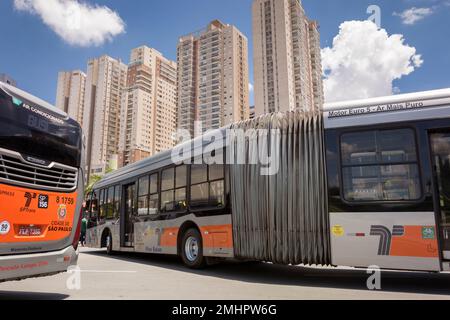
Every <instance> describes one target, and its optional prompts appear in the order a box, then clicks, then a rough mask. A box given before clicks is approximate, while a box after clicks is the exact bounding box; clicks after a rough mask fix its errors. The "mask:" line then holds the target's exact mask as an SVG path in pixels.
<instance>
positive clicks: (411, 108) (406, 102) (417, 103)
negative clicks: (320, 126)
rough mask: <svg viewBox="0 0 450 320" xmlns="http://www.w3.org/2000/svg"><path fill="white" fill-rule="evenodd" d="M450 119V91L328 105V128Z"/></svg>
mask: <svg viewBox="0 0 450 320" xmlns="http://www.w3.org/2000/svg"><path fill="white" fill-rule="evenodd" d="M449 117H450V89H441V90H433V91H423V92H416V93H408V94H399V95H394V96H388V97H379V98H371V99H364V100H354V101H342V102H335V103H329V104H325V105H324V122H325V129H331V128H339V127H354V126H367V125H373V124H380V123H396V122H408V121H415V120H431V119H436V118H449Z"/></svg>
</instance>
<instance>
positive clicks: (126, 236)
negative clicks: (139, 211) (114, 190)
mask: <svg viewBox="0 0 450 320" xmlns="http://www.w3.org/2000/svg"><path fill="white" fill-rule="evenodd" d="M123 193H124V197H123V199H124V206H123V213H124V214H123V215H122V219H121V225H122V228H121V230H122V232H121V233H122V237H121V239H122V241H121V242H122V246H123V247H133V246H134V216H135V212H136V184H135V183H132V184H129V185H126V186H124V190H123Z"/></svg>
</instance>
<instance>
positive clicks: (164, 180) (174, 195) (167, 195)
mask: <svg viewBox="0 0 450 320" xmlns="http://www.w3.org/2000/svg"><path fill="white" fill-rule="evenodd" d="M186 184H187V166H186V165H181V166H178V167H176V168H170V169H166V170H164V171H163V172H162V175H161V212H171V211H181V210H186V208H187V204H186Z"/></svg>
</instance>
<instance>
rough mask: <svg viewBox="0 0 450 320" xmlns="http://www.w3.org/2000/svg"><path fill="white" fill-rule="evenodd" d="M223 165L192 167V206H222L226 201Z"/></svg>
mask: <svg viewBox="0 0 450 320" xmlns="http://www.w3.org/2000/svg"><path fill="white" fill-rule="evenodd" d="M224 199H225V182H224V166H223V165H216V164H214V165H210V166H207V165H193V166H192V169H191V201H190V206H191V207H192V208H205V207H215V208H217V207H222V206H223V205H224V203H225V201H224Z"/></svg>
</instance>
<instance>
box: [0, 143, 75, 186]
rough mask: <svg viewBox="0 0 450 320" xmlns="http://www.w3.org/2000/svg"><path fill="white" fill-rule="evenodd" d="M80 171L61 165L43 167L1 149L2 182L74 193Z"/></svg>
mask: <svg viewBox="0 0 450 320" xmlns="http://www.w3.org/2000/svg"><path fill="white" fill-rule="evenodd" d="M77 181H78V170H77V169H76V168H72V167H68V166H65V165H63V164H59V163H51V164H50V165H49V166H41V165H37V164H33V163H31V162H28V161H25V160H24V159H23V157H22V156H21V155H20V154H19V153H16V152H13V151H9V150H5V149H0V182H6V183H9V184H15V185H19V186H24V187H31V188H36V189H46V190H52V191H63V192H67V191H73V190H75V189H76V187H77Z"/></svg>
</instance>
